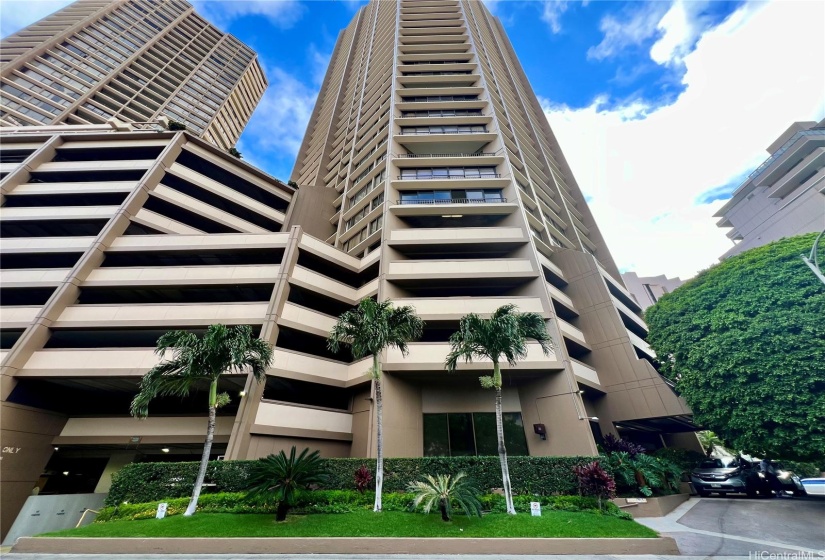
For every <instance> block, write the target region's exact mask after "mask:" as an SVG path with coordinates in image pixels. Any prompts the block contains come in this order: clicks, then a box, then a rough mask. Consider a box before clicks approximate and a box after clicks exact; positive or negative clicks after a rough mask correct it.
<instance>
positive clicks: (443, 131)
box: [401, 128, 489, 136]
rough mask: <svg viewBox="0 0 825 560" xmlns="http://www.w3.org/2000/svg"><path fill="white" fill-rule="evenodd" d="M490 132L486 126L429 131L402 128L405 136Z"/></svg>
mask: <svg viewBox="0 0 825 560" xmlns="http://www.w3.org/2000/svg"><path fill="white" fill-rule="evenodd" d="M487 132H489V130H487V129H486V128H485V129H483V130H439V131H432V132H430V131H427V132H423V131H421V132H419V131H409V130H402V131H401V134H402V135H403V136H430V135H439V134H485V133H487Z"/></svg>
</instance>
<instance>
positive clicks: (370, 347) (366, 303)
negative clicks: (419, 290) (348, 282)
mask: <svg viewBox="0 0 825 560" xmlns="http://www.w3.org/2000/svg"><path fill="white" fill-rule="evenodd" d="M423 332H424V321H422V320H421V318H420V317H418V315H416V314H415V309H413V308H412V307H410V306H404V307H398V308H396V307H393V305H392V302H389V301H384V302H381V303H379V302H377V301H375V300H374V299H372V298H364V299H362V300H361V301H360V302H359V303H358V306H357V307H355V308H353V309H351V310H349V311H345V312H344V313H342V314H341V316H340V317H339V318H338V322H337V323H335V326H334V327H333V328H332V330H331V331H330V332H329V338H328V339H327V345H328V346H329V349H330V350H332V351H333V352H337V351H338V350H339V349H340V347H341V345H342V344H346V345H348V346H349V347H350V348H351V350H352V356H353V357H354V358H355V359H356V360H357V359H359V358H363V357H364V356H372V368H371V369H370V374H371V376H372V379H373V386H374V387H375V424H376V426H375V435H376V438H375V439H376V444H377V450H376V451H377V459H376V467H375V507H374V508H373V510H374V511H381V489H382V487H383V483H384V434H383V426H382V415H383V410H384V409H383V406H384V405H383V400H382V393H381V359H380V356H381V353H382V352H383V351H384V350H385V349H387V348H397V349H398V350H400V351H401V354H402V355H404V356H406V355H407V353H408V349H407V343H408V342H411V341H413V340H417V339H419V338H421V334H422V333H423Z"/></svg>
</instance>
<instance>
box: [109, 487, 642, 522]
mask: <svg viewBox="0 0 825 560" xmlns="http://www.w3.org/2000/svg"><path fill="white" fill-rule="evenodd" d="M414 498H415V495H414V494H402V493H397V492H386V493H384V494H383V496H382V506H383V508H382V509H383V510H384V511H409V510H410V506H411V505H412V502H413V499H414ZM513 500H514V504H515V506H516V511H518V512H520V513H527V512H529V511H530V502H540V503H541V505H542V508H544V509H545V510H556V511H573V512H576V511H579V512H588V513H596V514H599V513H600V514H602V515H609V516H611V517H617V518H620V519H630V518H631V517H630V515H629V514H628V513H626V512H623V511H622V510H621V509H619V507H618V506H616V504H614V503H613V502H605V503H604V504H602V508H603V511H601V512H599V509H598V508H599V505H598V502H597V501H596V499H595V498H591V497H586V496H514V498H513ZM374 501H375V492H372V491H367V492H364V493H363V494H362V493H360V492H357V491H355V490H311V491H306V492H301V493H299V494H298V496H297V497H296V500H295V506H294V507H293V509H292V511H293V513H296V514H318V513H349V512H352V511H357V510H371V509H372V506H373V502H374ZM479 501H480V502H481V505H482V509H483V510H485V511H489V512H492V513H505V512H506V507H505V503H504V496H501V495H499V494H487V495H485V496H479ZM160 502H167V503H168V509H167V510H166V515H167V516H172V515H181V514H183V512H184V511H186V506H187V505H189V498H188V497H185V498H172V499H161V500H157V501H152V502H146V503H139V504H131V503H129V504H120V505H118V506H114V507H112V506H110V507H106V508H104V509H103V510H101V512H100V514H99V515H98V516H97V518H96V519H95V522H96V523H103V522H106V521H112V520H116V519H124V520H137V519H153V518H154V517H155V513H156V512H157V507H158V503H160ZM277 509H278V503H277V502H275V501H273V500H271V499H269V498H268V497H263V496H252V495H249V494H247V493H245V492H220V493H217V494H203V495H202V496H201V499H200V501H199V502H198V512H199V513H260V514H274V513H275V512H276V511H277Z"/></svg>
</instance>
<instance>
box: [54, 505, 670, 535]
mask: <svg viewBox="0 0 825 560" xmlns="http://www.w3.org/2000/svg"><path fill="white" fill-rule="evenodd" d="M40 536H48V537H615V538H627V537H656V536H658V535H657V534H656V532H655V531H653V530H651V529H648V528H647V527H644V526H642V525H639V524H638V523H636V522H634V521H628V520H624V519H616V518H615V517H608V516H600V515H595V514H592V513H578V512H576V513H572V512H559V511H548V512H543V513H542V516H541V517H531V516H530V515H527V514H519V515H516V516H509V515H506V514H503V513H499V514H488V515H485V516H484V517H483V518H481V519H479V518H472V519H471V518H468V517H466V516H463V515H461V516H459V515H456V516H454V517H453V521H451V522H449V523H444V522H443V521H441V516H440V515H439V514H430V515H424V514H421V513H405V512H396V511H385V512H383V513H373V512H371V511H356V512H352V513H339V514H315V515H290V516H289V517H288V518H287V520H286V521H285V522H283V523H275V516H274V515H262V514H233V513H198V514H196V515H194V516H192V517H183V516H182V515H175V516H173V517H167V518H166V519H143V520H139V521H124V520H118V521H107V522H105V523H93V524H91V525H87V526H86V527H81V528H80V529H71V530H68V531H58V532H54V533H45V534H43V535H40Z"/></svg>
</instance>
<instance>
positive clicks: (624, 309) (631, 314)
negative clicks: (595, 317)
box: [610, 294, 648, 332]
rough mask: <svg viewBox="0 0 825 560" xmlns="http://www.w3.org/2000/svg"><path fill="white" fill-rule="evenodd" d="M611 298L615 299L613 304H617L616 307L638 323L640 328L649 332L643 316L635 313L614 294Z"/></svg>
mask: <svg viewBox="0 0 825 560" xmlns="http://www.w3.org/2000/svg"><path fill="white" fill-rule="evenodd" d="M610 299H612V300H613V305H615V306H616V309H618V310H619V311H620V312H621V313H622V314H623V315H624V316H625V317H627V318H628V319H629V320H631V321H633V323H634V324H636V325H637V326H638V327H639V328H640V329H643V330H644V332H647V330H648V329H647V324H645V322H644V321H643V320H642V318H641V317H639V316H638V315H637V314H636V313H634V312H633V311H632V310H631V309H630V308H629V307H628V306H626V305H625V304H623V303H622V302H621V301H620V300H619V299H617V298H616V297H615V296H614V295H612V294H611V296H610Z"/></svg>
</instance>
